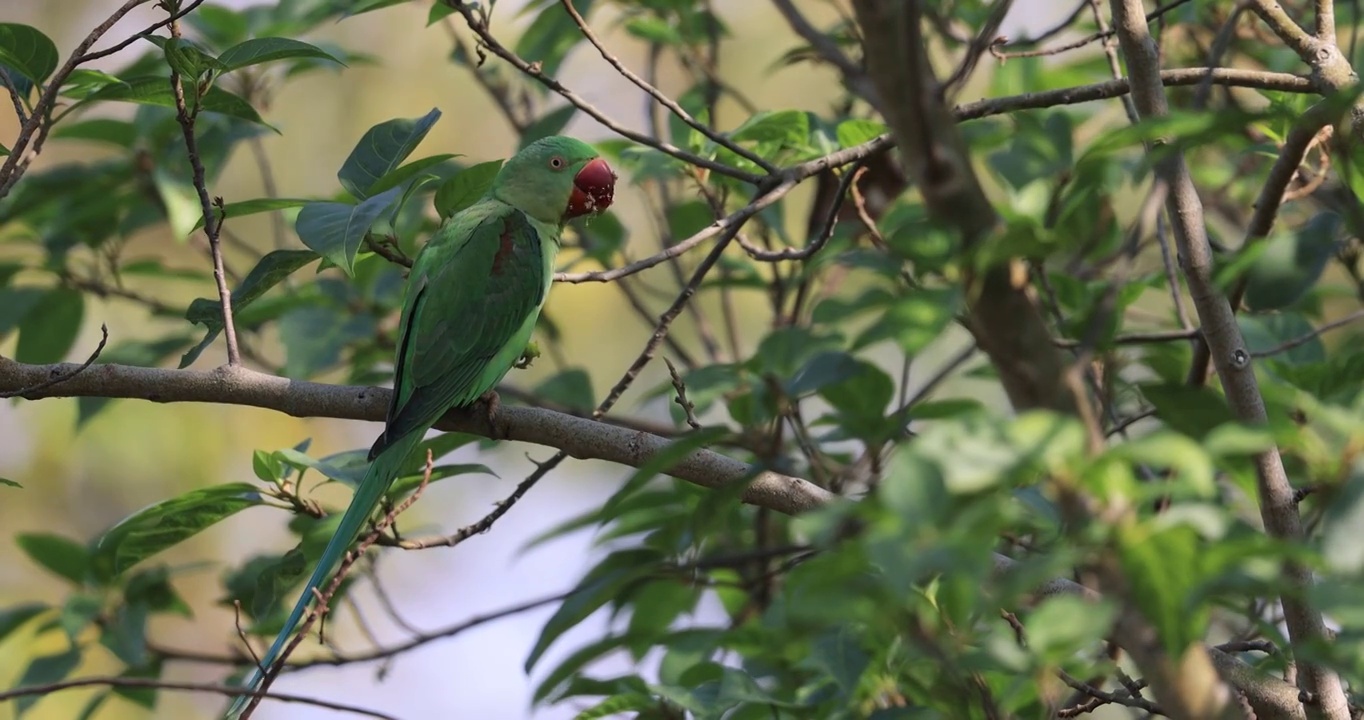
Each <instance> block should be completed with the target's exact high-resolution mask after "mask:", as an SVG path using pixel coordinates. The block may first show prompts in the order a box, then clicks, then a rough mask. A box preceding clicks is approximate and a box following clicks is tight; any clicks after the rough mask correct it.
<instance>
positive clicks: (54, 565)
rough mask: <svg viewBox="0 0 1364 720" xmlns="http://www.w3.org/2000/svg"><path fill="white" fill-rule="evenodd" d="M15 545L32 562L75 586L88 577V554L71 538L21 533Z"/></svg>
mask: <svg viewBox="0 0 1364 720" xmlns="http://www.w3.org/2000/svg"><path fill="white" fill-rule="evenodd" d="M15 544H16V545H18V546H19V549H20V550H23V551H24V554H26V555H28V557H29V559H30V560H32V561H33V562H35V563H38V564H39V565H41V566H43V567H44V568H46V569H47V570H49V571H51V572H52V573H54V574H56V575H58V576H60V577H63V578H66V579H67V580H70V581H71V582H73V583H76V584H77V585H80V584H82V583H84V582H85V580H86V578H87V576H88V573H89V570H90V554H89V553H88V552H87V551H86V549H85V546H84V545H82V544H80V543H78V542H76V541H75V540H72V539H71V538H67V537H62V536H61V535H54V534H52V533H21V534H19V535H18V536H17V537H16V538H15Z"/></svg>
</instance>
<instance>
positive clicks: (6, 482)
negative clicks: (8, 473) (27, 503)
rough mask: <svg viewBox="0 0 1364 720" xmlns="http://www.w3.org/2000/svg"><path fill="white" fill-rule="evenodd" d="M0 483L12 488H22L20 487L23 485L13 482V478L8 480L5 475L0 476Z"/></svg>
mask: <svg viewBox="0 0 1364 720" xmlns="http://www.w3.org/2000/svg"><path fill="white" fill-rule="evenodd" d="M0 485H4V486H5V487H13V488H22V487H24V486H23V485H20V484H19V483H17V482H14V481H13V480H10V479H9V478H6V477H0Z"/></svg>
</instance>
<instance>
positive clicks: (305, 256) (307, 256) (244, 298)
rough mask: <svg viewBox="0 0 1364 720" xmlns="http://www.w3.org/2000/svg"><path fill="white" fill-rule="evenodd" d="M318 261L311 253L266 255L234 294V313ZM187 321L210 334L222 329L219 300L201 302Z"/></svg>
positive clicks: (187, 313) (188, 312)
mask: <svg viewBox="0 0 1364 720" xmlns="http://www.w3.org/2000/svg"><path fill="white" fill-rule="evenodd" d="M316 259H317V253H315V252H312V251H310V250H274V251H271V252H270V253H268V254H266V255H265V257H263V258H261V259H260V262H257V263H256V266H255V267H253V268H251V272H249V273H247V274H246V277H244V278H242V283H241V285H239V286H237V288H236V289H235V290H233V291H232V312H233V313H234V314H235V313H239V312H241V311H242V310H243V309H244V308H246V306H248V305H250V304H251V303H252V302H255V301H256V299H258V298H259V297H260V296H261V295H264V294H265V292H266V291H267V290H269V289H270V288H272V287H274V286H276V285H278V284H279V283H280V282H281V281H282V280H284V278H286V277H289V276H290V275H292V274H293V273H294V272H296V271H298V270H299V269H301V268H303V267H304V266H306V265H307V264H308V263H311V262H313V261H314V260H316ZM185 319H186V320H189V321H190V322H192V323H196V324H199V325H203V326H205V327H207V328H209V329H210V330H218V329H222V326H223V315H222V306H221V304H220V303H219V302H218V300H216V299H215V300H209V299H207V298H198V299H196V300H195V301H194V302H192V303H190V305H189V309H188V310H186V311H185Z"/></svg>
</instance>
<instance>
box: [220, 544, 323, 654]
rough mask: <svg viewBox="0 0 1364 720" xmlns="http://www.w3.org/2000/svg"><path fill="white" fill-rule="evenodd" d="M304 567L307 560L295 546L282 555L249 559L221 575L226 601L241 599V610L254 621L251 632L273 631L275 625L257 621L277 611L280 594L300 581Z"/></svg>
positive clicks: (305, 568) (270, 616)
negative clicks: (237, 568) (226, 574)
mask: <svg viewBox="0 0 1364 720" xmlns="http://www.w3.org/2000/svg"><path fill="white" fill-rule="evenodd" d="M307 570H308V559H307V558H306V557H305V556H304V554H303V552H302V551H301V550H300V549H299V548H294V549H292V550H290V551H289V552H287V553H285V554H283V555H278V556H271V555H262V556H257V557H254V558H251V559H250V560H249V561H247V563H246V564H245V565H243V566H242V567H241V568H240V569H239V570H237V571H236V572H233V573H231V574H230V575H228V576H227V577H226V578H224V580H223V586H224V587H225V588H226V590H227V596H226V598H225V600H226V604H228V605H229V606H230V605H231V602H232V601H233V600H236V601H239V602H241V607H242V611H243V612H244V613H246V614H247V615H248V616H249V617H251V618H253V619H255V620H257V621H258V622H257V624H256V626H255V627H253V628H252V632H255V633H260V634H266V633H273V632H274V631H275V628H273V627H270V624H262V622H260V621H264V620H266V619H267V618H272V617H274V616H275V615H278V614H280V613H281V611H282V609H283V608H282V607H281V600H282V598H283V596H284V595H285V594H286V593H288V592H289V590H290V588H292V587H294V586H295V585H297V584H298V583H299V582H301V581H302V580H303V574H304V573H305V572H307ZM281 621H282V618H281Z"/></svg>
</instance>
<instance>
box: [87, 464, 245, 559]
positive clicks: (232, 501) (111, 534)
mask: <svg viewBox="0 0 1364 720" xmlns="http://www.w3.org/2000/svg"><path fill="white" fill-rule="evenodd" d="M264 502H265V501H264V499H263V498H262V497H261V495H260V493H259V492H258V490H257V488H256V486H255V485H250V484H248V483H228V484H225V485H214V486H211V487H206V488H201V489H198V490H191V491H190V492H187V493H185V494H183V495H181V496H179V497H175V498H171V499H170V500H164V501H162V502H159V503H156V504H155V505H150V506H148V507H146V508H143V509H142V510H139V511H137V512H136V513H133V514H132V515H130V516H128V517H127V518H125V519H123V520H122V521H120V522H119V523H118V524H117V525H115V526H113V527H112V528H110V529H109V530H108V531H107V532H105V533H104V535H103V536H101V537H100V538H99V540H98V541H96V543H95V565H96V569H97V570H98V571H99V572H100V573H101V574H102V575H104V576H106V577H114V576H117V575H119V574H120V573H122V572H123V571H125V570H127V569H128V568H130V567H132V566H134V565H136V564H137V563H139V562H141V561H143V560H144V559H146V558H148V557H151V556H152V555H155V554H156V553H159V552H161V551H162V550H165V549H166V548H168V547H171V546H172V545H176V544H179V543H180V542H183V541H184V540H186V539H188V538H191V537H193V536H195V535H197V534H198V533H199V532H201V531H202V530H204V529H206V528H208V527H210V526H212V525H214V524H216V523H218V522H219V521H221V520H224V519H226V518H229V517H231V516H233V515H235V514H237V513H238V512H240V511H242V510H245V509H246V508H249V507H254V506H256V505H261V504H263V503H264Z"/></svg>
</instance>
